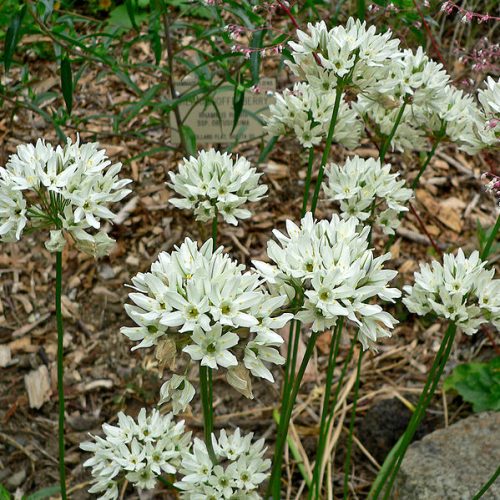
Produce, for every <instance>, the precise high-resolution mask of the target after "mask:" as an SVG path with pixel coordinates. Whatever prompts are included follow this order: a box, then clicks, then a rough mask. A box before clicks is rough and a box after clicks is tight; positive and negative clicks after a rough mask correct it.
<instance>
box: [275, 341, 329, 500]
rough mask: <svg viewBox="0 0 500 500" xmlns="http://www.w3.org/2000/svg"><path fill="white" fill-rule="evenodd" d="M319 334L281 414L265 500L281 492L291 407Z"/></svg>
mask: <svg viewBox="0 0 500 500" xmlns="http://www.w3.org/2000/svg"><path fill="white" fill-rule="evenodd" d="M319 334H320V332H312V333H311V338H310V339H309V342H308V343H307V346H306V351H305V352H304V357H303V358H302V362H301V364H300V367H299V371H298V372H297V375H296V377H295V380H294V382H293V387H292V390H291V394H290V398H289V400H288V405H287V408H286V409H285V412H284V414H283V411H282V414H283V426H282V428H281V432H279V433H278V436H277V438H276V445H275V448H274V457H273V466H272V470H271V478H270V480H269V487H268V494H267V496H266V498H269V497H272V498H273V500H280V491H281V465H282V462H283V450H284V448H285V442H286V436H287V433H288V426H289V424H290V418H291V416H292V410H293V406H294V404H295V399H296V398H297V394H298V392H299V389H300V383H301V382H302V378H303V377H304V373H305V371H306V368H307V364H308V363H309V360H310V359H311V356H312V353H313V350H314V346H315V345H316V340H317V339H318V336H319Z"/></svg>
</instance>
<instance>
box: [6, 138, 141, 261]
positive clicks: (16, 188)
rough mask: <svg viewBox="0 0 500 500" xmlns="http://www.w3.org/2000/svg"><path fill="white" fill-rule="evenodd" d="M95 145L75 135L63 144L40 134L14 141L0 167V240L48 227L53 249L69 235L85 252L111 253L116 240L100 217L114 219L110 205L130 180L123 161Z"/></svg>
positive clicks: (48, 244) (126, 191)
mask: <svg viewBox="0 0 500 500" xmlns="http://www.w3.org/2000/svg"><path fill="white" fill-rule="evenodd" d="M97 146H98V145H97V144H96V143H87V144H80V141H79V139H77V141H76V142H75V143H73V142H72V141H71V139H68V141H67V143H66V145H65V147H64V148H62V147H60V146H57V147H56V148H54V147H53V146H52V145H51V144H49V143H46V142H44V141H43V140H41V139H39V140H38V141H37V143H36V144H35V145H33V144H27V145H20V146H18V148H17V153H16V154H14V155H12V156H11V157H10V159H9V161H8V163H7V165H6V166H5V167H1V168H0V239H1V240H2V241H15V240H19V239H20V238H21V235H22V233H23V231H24V230H25V229H30V230H36V229H48V230H50V239H49V240H48V241H47V242H46V243H45V246H46V247H47V249H48V250H50V251H52V252H59V251H61V250H62V249H63V247H64V245H65V238H64V234H68V235H69V236H70V237H71V238H72V239H73V240H74V241H75V244H76V246H77V248H78V249H80V250H81V251H83V252H85V253H89V254H91V255H94V256H97V257H99V256H102V255H106V254H107V253H109V250H110V248H111V246H112V245H113V243H114V242H113V240H112V239H111V238H110V237H109V236H108V235H107V234H106V233H105V232H104V231H103V230H102V229H101V221H106V220H108V221H111V220H112V219H113V216H114V215H113V212H111V210H110V209H109V208H108V205H109V204H111V203H115V202H118V201H120V200H122V199H123V198H125V196H127V195H128V194H129V193H130V189H126V188H125V186H126V185H127V184H129V183H130V182H132V181H131V180H129V179H121V180H119V179H118V177H117V176H118V173H119V172H120V169H121V163H116V164H114V165H111V161H109V160H108V159H107V157H106V152H105V151H104V150H99V149H98V148H97ZM110 165H111V166H110ZM108 167H109V168H108Z"/></svg>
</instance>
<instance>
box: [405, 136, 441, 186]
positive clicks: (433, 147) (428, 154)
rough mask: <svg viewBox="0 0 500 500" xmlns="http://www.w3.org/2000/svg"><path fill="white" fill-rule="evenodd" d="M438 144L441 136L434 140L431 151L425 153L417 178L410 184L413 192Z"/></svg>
mask: <svg viewBox="0 0 500 500" xmlns="http://www.w3.org/2000/svg"><path fill="white" fill-rule="evenodd" d="M440 142H441V136H438V137H437V138H436V140H435V141H434V144H433V146H432V149H431V150H430V151H429V152H428V153H427V158H426V159H425V161H424V164H423V165H422V166H421V167H420V170H419V171H418V174H417V176H416V177H415V179H413V182H412V183H411V188H412V189H413V190H415V189H416V187H417V186H418V183H419V182H420V177H422V175H423V173H424V172H425V170H426V169H427V167H428V166H429V163H430V162H431V160H432V157H433V156H434V154H435V152H436V149H437V147H438V146H439V143H440Z"/></svg>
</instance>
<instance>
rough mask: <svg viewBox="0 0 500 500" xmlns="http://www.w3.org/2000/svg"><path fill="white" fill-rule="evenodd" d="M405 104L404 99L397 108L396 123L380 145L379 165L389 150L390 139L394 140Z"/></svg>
mask: <svg viewBox="0 0 500 500" xmlns="http://www.w3.org/2000/svg"><path fill="white" fill-rule="evenodd" d="M406 104H407V101H406V99H404V101H403V104H402V105H401V107H400V108H399V111H398V114H397V116H396V121H395V122H394V125H393V127H392V130H391V133H390V134H389V135H388V137H387V139H386V140H385V142H384V144H383V145H382V147H381V149H380V153H379V158H380V163H384V160H385V155H386V153H387V150H388V149H389V146H390V145H391V142H392V139H393V138H394V134H395V133H396V130H397V129H398V127H399V123H400V122H401V118H403V113H404V111H405V108H406Z"/></svg>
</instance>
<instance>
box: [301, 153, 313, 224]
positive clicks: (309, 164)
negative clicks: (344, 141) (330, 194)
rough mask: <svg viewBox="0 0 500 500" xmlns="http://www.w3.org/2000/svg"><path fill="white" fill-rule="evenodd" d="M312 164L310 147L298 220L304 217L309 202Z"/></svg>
mask: <svg viewBox="0 0 500 500" xmlns="http://www.w3.org/2000/svg"><path fill="white" fill-rule="evenodd" d="M313 163H314V148H313V147H312V146H311V147H310V148H309V160H308V162H307V175H306V185H305V186H304V198H303V200H302V211H301V212H300V218H302V217H304V215H305V213H306V211H307V202H308V201H309V189H310V187H311V177H312V169H313Z"/></svg>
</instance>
